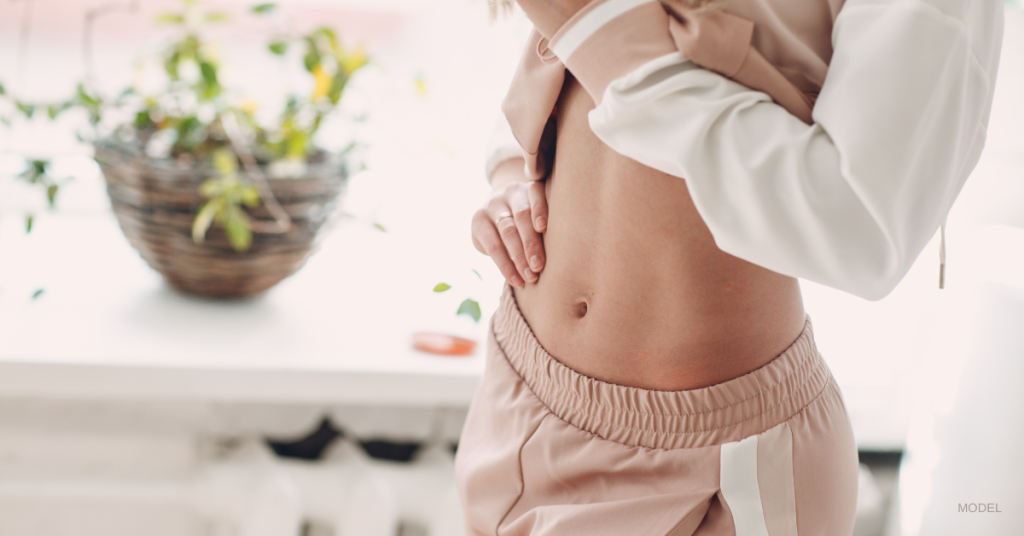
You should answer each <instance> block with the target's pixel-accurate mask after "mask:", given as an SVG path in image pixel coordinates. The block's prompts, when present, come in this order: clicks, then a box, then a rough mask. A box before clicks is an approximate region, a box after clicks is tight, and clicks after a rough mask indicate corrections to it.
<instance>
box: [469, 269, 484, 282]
mask: <svg viewBox="0 0 1024 536" xmlns="http://www.w3.org/2000/svg"><path fill="white" fill-rule="evenodd" d="M470 270H472V271H473V273H474V274H476V278H477V279H479V280H480V281H483V280H484V276H482V275H480V272H478V271H476V268H470Z"/></svg>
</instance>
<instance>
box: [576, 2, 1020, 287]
mask: <svg viewBox="0 0 1024 536" xmlns="http://www.w3.org/2000/svg"><path fill="white" fill-rule="evenodd" d="M1002 31H1003V3H1002V2H1000V1H999V0H973V1H968V0H895V1H893V0H850V1H848V2H847V3H846V4H845V6H844V7H843V9H842V11H841V12H840V14H839V16H838V18H837V19H836V22H835V27H834V31H833V36H832V37H833V44H834V50H835V52H834V55H833V56H832V60H831V64H830V66H829V71H828V75H827V77H826V80H825V84H824V87H823V88H822V91H821V94H820V96H819V98H818V100H817V103H816V104H815V108H814V113H813V118H814V121H815V123H814V124H813V125H810V126H808V125H807V124H805V123H803V122H802V121H800V120H799V119H797V118H796V117H794V116H792V115H790V114H789V113H787V112H786V111H785V110H784V109H783V108H781V107H780V106H778V105H777V104H774V103H773V102H772V101H771V99H770V98H769V97H768V96H767V95H765V94H764V93H760V92H757V91H752V90H750V89H747V88H745V87H744V86H741V85H739V84H736V83H735V82H732V81H730V80H728V79H726V78H724V77H722V76H720V75H718V74H715V73H713V72H710V71H706V70H703V69H700V68H698V67H697V66H696V65H694V64H693V63H692V62H689V61H686V60H683V59H681V58H680V57H679V55H678V54H676V55H667V56H663V57H660V58H658V59H655V60H653V61H649V62H647V63H646V64H644V65H643V66H642V67H640V68H639V69H635V70H633V71H632V72H630V73H629V74H627V75H625V76H622V77H620V78H617V79H615V80H614V81H612V82H611V83H610V85H608V87H607V88H606V89H605V91H604V94H603V98H602V99H601V103H600V105H599V106H598V107H597V108H595V109H594V110H593V111H592V112H591V115H590V125H591V128H592V129H593V130H594V132H595V133H596V134H597V136H598V137H599V138H600V139H601V140H602V141H604V142H605V143H606V144H608V145H609V146H610V147H612V148H613V149H615V150H616V151H617V152H619V153H621V154H623V155H626V156H628V157H631V158H633V159H635V160H637V161H639V162H641V163H643V164H645V165H647V166H650V167H653V168H655V169H658V170H660V171H662V172H665V173H668V174H671V175H675V176H679V177H683V178H685V179H686V181H687V186H688V188H689V190H690V195H691V196H692V198H693V201H694V203H695V205H696V207H697V210H698V211H699V212H700V214H701V216H702V217H703V219H704V221H705V222H706V223H707V226H708V228H709V229H710V230H711V233H712V235H713V236H714V238H715V241H716V243H717V244H718V246H719V247H720V248H721V249H722V250H723V251H725V252H727V253H730V254H732V255H735V256H737V257H740V258H742V259H745V260H747V261H750V262H752V263H755V264H758V265H761V266H764V267H766V268H768V269H771V270H774V271H776V272H779V273H782V274H786V275H790V276H794V277H802V278H806V279H809V280H812V281H816V282H818V283H822V284H825V285H828V286H832V287H835V288H839V289H842V290H845V291H848V292H851V293H853V294H856V295H858V296H861V297H864V298H867V299H879V298H882V297H884V296H885V295H887V294H888V293H889V292H890V291H891V290H892V289H893V288H894V287H895V286H896V284H897V283H898V282H899V281H900V279H902V278H903V276H904V275H905V274H906V273H907V271H908V270H909V269H910V266H911V264H912V263H913V262H914V260H915V259H916V258H917V256H918V255H919V254H920V252H921V250H922V249H923V248H924V246H925V245H926V244H927V242H928V240H929V239H930V238H931V237H932V236H933V235H934V233H935V231H936V229H937V228H938V227H939V225H940V223H941V222H942V221H943V220H944V219H945V217H946V215H947V214H948V212H949V209H950V207H951V206H952V204H953V201H954V200H955V198H956V196H957V195H958V193H959V192H960V189H961V188H962V186H963V184H964V181H965V180H966V178H967V176H968V175H969V174H970V172H971V170H972V169H973V168H974V166H975V164H976V163H977V161H978V158H979V157H980V154H981V150H982V147H983V145H984V143H985V133H986V129H987V126H988V118H989V112H990V110H991V105H992V94H993V90H994V87H993V86H994V84H995V79H996V70H997V65H998V60H999V51H1000V43H1001V41H1002Z"/></svg>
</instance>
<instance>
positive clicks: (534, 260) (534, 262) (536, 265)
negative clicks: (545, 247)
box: [530, 255, 543, 272]
mask: <svg viewBox="0 0 1024 536" xmlns="http://www.w3.org/2000/svg"><path fill="white" fill-rule="evenodd" d="M542 267H543V263H541V262H540V257H539V256H537V255H534V256H532V257H530V268H532V269H533V271H534V272H539V271H540V269H541V268H542Z"/></svg>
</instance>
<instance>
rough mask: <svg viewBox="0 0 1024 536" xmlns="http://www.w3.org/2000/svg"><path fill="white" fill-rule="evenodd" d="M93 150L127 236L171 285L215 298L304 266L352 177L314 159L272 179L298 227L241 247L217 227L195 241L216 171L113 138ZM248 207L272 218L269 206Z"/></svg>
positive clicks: (247, 291) (248, 291)
mask: <svg viewBox="0 0 1024 536" xmlns="http://www.w3.org/2000/svg"><path fill="white" fill-rule="evenodd" d="M95 150H96V155H95V158H96V162H97V163H99V165H100V169H101V170H102V171H103V176H104V177H105V178H106V182H107V193H108V194H109V195H110V202H111V204H112V205H113V209H114V214H115V215H116V216H117V221H118V223H119V224H120V225H121V230H122V231H124V234H125V236H126V237H128V242H130V243H131V245H132V246H133V247H134V248H135V249H136V250H138V252H139V254H140V255H141V256H142V258H143V259H145V260H146V262H148V263H149V265H150V266H152V267H153V269H154V270H156V271H157V272H160V273H161V274H162V275H163V276H164V278H166V279H167V281H168V282H169V283H170V284H171V285H173V286H175V287H177V288H179V289H181V290H183V291H185V292H187V293H190V294H197V295H200V296H207V297H213V298H243V297H247V296H252V295H255V294H258V293H260V292H263V291H265V290H267V289H269V288H270V287H272V286H274V285H276V284H277V283H278V282H280V281H281V280H282V279H284V278H286V277H288V276H290V275H292V274H294V273H295V272H296V271H298V270H299V269H300V268H302V266H303V265H304V264H305V263H306V259H308V258H309V256H310V255H312V254H313V253H314V252H315V251H316V249H317V246H318V245H319V238H320V237H322V236H323V234H324V232H323V231H324V230H325V229H326V228H327V227H329V224H330V223H331V222H332V221H334V220H335V218H334V217H333V216H334V215H335V214H336V213H337V210H336V208H337V203H338V201H339V198H340V196H341V194H342V192H343V191H344V188H345V184H346V180H347V173H346V170H345V167H344V165H342V164H339V163H338V162H334V163H323V164H317V165H311V166H310V170H309V172H308V173H307V175H306V176H305V177H301V178H294V179H267V180H268V182H269V183H270V189H271V191H273V193H274V197H276V198H277V200H278V202H279V203H280V204H281V206H282V207H283V208H284V210H285V211H286V212H287V213H288V215H289V216H290V217H291V218H292V222H293V224H294V225H293V228H292V230H291V231H289V232H287V233H283V234H280V233H279V234H268V233H259V232H256V231H254V232H253V240H252V246H251V247H250V248H249V250H248V251H245V252H242V253H238V252H236V251H235V250H234V249H232V248H231V244H230V243H229V242H228V238H227V235H226V234H225V233H224V230H223V229H222V228H221V227H220V226H218V225H214V226H213V227H211V228H210V230H209V232H207V235H206V241H205V242H203V243H202V244H196V243H195V242H193V241H192V220H193V218H195V215H196V212H197V211H198V210H199V207H200V205H202V203H203V198H202V197H201V196H200V195H199V193H198V188H199V185H200V184H201V183H202V182H203V181H205V180H206V179H208V178H210V177H212V176H213V175H214V172H213V170H212V169H210V168H208V167H206V166H200V165H195V166H184V165H179V164H177V163H176V162H172V161H167V160H154V159H150V158H148V157H146V156H145V154H144V153H143V152H142V151H141V150H140V148H138V147H137V146H135V145H133V144H127V143H122V142H119V141H115V140H110V139H106V140H102V141H99V142H97V143H95ZM249 213H250V215H251V216H252V217H253V218H255V219H258V220H272V218H271V217H270V215H269V213H268V212H267V211H266V209H265V208H264V207H263V206H260V207H258V208H256V209H250V210H249Z"/></svg>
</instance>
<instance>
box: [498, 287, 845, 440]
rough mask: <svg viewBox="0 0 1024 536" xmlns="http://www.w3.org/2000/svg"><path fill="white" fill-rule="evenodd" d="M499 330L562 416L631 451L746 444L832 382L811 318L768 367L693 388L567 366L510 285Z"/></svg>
mask: <svg viewBox="0 0 1024 536" xmlns="http://www.w3.org/2000/svg"><path fill="white" fill-rule="evenodd" d="M492 329H493V330H494V337H495V340H496V341H497V343H498V346H499V348H500V349H501V351H502V353H503V354H504V355H505V358H506V359H507V360H508V362H509V364H510V365H511V366H512V368H513V369H514V370H515V371H516V372H517V373H518V374H519V376H520V377H521V378H522V379H523V381H524V382H525V383H526V385H527V386H528V387H529V388H530V390H532V391H533V393H534V394H535V395H536V396H537V397H538V398H539V399H540V400H541V402H543V403H544V405H546V406H547V407H548V409H549V410H550V411H551V412H552V413H553V414H554V415H555V416H557V417H558V418H560V419H562V420H563V421H566V422H568V423H569V424H572V425H573V426H576V427H578V428H580V429H582V430H585V431H587V432H590V433H593V434H595V435H597V436H599V437H602V438H604V439H608V440H611V441H615V442H618V443H622V444H624V445H629V446H641V447H648V448H659V449H677V448H698V447H704V446H712V445H720V444H722V443H728V442H730V441H738V440H740V439H743V438H745V437H749V436H751V435H755V434H759V433H762V432H764V431H766V430H769V429H771V428H773V427H775V426H776V425H778V424H781V423H783V422H785V421H787V420H789V419H790V418H792V417H793V416H794V415H796V414H797V413H798V412H800V410H802V409H803V408H804V407H806V406H807V405H808V404H810V403H811V402H812V401H813V400H814V399H815V398H816V397H817V396H818V395H819V393H821V392H822V390H823V389H824V388H825V386H826V385H827V384H828V382H829V381H832V375H831V373H830V372H829V370H828V366H827V365H826V364H825V362H824V360H823V359H822V358H821V355H820V354H819V353H818V350H817V347H816V346H815V344H814V335H813V333H812V330H811V322H810V319H808V320H807V323H806V324H805V325H804V330H803V332H802V333H801V334H800V336H799V337H798V338H797V340H796V341H795V342H794V343H793V344H792V345H791V346H790V347H789V348H787V349H786V350H785V351H784V352H783V353H782V354H780V355H779V356H778V357H776V358H775V359H773V360H772V361H771V362H769V363H768V364H766V365H764V366H763V367H761V368H759V369H757V370H754V371H752V372H750V373H747V374H745V375H743V376H740V377H739V378H735V379H732V380H729V381H727V382H724V383H720V384H717V385H712V386H710V387H705V388H702V389H692V390H688V391H650V390H647V389H639V388H635V387H626V386H622V385H615V384H611V383H606V382H603V381H600V380H595V379H593V378H590V377H587V376H584V375H582V374H580V373H578V372H576V371H574V370H572V369H570V368H569V367H566V366H565V365H563V364H562V363H560V362H559V361H558V360H557V359H555V358H554V357H552V356H551V354H549V353H548V352H547V351H546V350H545V349H544V348H543V347H542V346H541V345H540V343H539V342H538V341H537V339H536V337H534V335H533V332H532V331H531V330H530V327H529V325H527V323H526V320H525V319H524V318H523V315H522V314H521V313H520V312H519V306H518V305H517V304H516V300H515V295H514V294H513V293H512V290H511V287H509V286H508V285H506V288H505V293H504V295H503V296H502V298H501V305H500V306H499V307H498V310H497V312H495V314H494V317H493V319H492Z"/></svg>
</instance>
